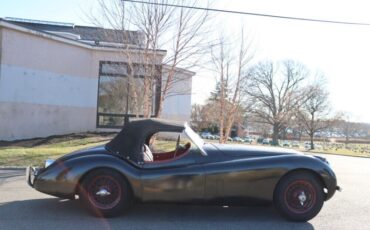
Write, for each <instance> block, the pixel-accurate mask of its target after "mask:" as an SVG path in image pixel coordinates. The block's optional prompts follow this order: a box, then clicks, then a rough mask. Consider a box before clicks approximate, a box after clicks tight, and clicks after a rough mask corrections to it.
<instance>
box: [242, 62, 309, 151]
mask: <svg viewBox="0 0 370 230" xmlns="http://www.w3.org/2000/svg"><path fill="white" fill-rule="evenodd" d="M279 67H280V68H281V71H279ZM307 74H308V71H307V69H306V67H305V66H303V65H302V64H300V63H298V62H294V61H291V60H287V61H284V62H282V64H281V65H280V66H276V65H275V64H274V63H273V62H272V61H264V62H260V63H258V64H256V65H255V66H253V67H252V68H250V69H249V72H248V76H249V84H247V85H245V87H246V91H247V93H248V95H249V96H250V97H251V98H253V99H254V102H255V103H254V105H253V108H252V109H251V113H252V114H253V116H254V117H255V118H256V122H261V123H266V124H269V125H271V126H272V130H273V133H272V138H273V143H274V144H277V142H278V137H279V133H280V131H281V129H282V128H284V127H286V126H287V123H288V121H289V119H291V118H292V117H293V116H294V115H295V114H296V112H297V110H298V108H300V107H301V105H302V104H303V103H304V101H305V98H306V93H305V92H304V90H303V88H302V87H301V85H302V82H303V81H304V79H306V76H307Z"/></svg>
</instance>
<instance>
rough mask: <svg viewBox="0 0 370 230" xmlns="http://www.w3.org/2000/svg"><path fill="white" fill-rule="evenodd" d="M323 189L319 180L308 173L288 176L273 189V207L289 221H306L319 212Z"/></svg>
mask: <svg viewBox="0 0 370 230" xmlns="http://www.w3.org/2000/svg"><path fill="white" fill-rule="evenodd" d="M323 189H324V188H323V185H322V183H321V182H320V181H319V179H318V178H317V177H316V176H315V175H313V174H311V173H309V172H296V173H291V174H288V175H286V176H285V177H283V178H282V179H281V181H280V182H279V183H278V185H277V187H276V189H275V193H274V204H275V207H276V208H277V210H278V211H279V212H280V214H281V215H282V216H283V217H285V218H286V219H288V220H290V221H296V222H305V221H308V220H310V219H312V218H314V217H315V216H316V215H317V214H318V213H319V212H320V210H321V208H322V206H323V204H324V190H323Z"/></svg>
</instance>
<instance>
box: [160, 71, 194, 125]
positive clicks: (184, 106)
mask: <svg viewBox="0 0 370 230" xmlns="http://www.w3.org/2000/svg"><path fill="white" fill-rule="evenodd" d="M168 71H169V70H168V69H166V68H164V69H163V82H165V81H166V79H167V76H168ZM193 75H194V73H193V72H190V71H185V70H182V69H177V71H176V73H175V76H174V79H175V80H174V82H175V83H174V84H172V85H171V88H170V89H169V92H168V95H169V96H168V97H166V98H165V100H164V107H163V113H162V117H163V118H166V119H172V120H178V121H190V117H191V93H192V91H191V89H192V77H193Z"/></svg>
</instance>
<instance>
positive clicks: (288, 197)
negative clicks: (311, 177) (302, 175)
mask: <svg viewBox="0 0 370 230" xmlns="http://www.w3.org/2000/svg"><path fill="white" fill-rule="evenodd" d="M284 198H285V199H284V202H285V204H286V206H287V208H288V209H289V210H290V211H292V212H294V213H298V214H299V213H305V212H307V211H309V210H310V209H311V208H312V207H313V206H314V204H315V203H316V191H315V188H314V186H313V185H312V184H311V183H310V182H308V181H305V180H297V181H293V182H292V183H290V184H289V185H288V186H287V187H286V189H285V193H284Z"/></svg>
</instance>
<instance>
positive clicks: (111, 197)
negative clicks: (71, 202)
mask: <svg viewBox="0 0 370 230" xmlns="http://www.w3.org/2000/svg"><path fill="white" fill-rule="evenodd" d="M87 192H88V197H89V200H90V202H91V203H92V204H93V205H94V206H96V207H97V208H99V209H111V208H113V207H115V206H116V205H117V204H118V203H119V201H120V200H121V196H122V190H121V187H120V185H119V182H118V181H117V180H116V179H114V178H113V177H112V176H109V175H102V176H97V177H95V178H94V179H93V180H92V181H91V182H90V184H89V186H88V190H87Z"/></svg>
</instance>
